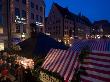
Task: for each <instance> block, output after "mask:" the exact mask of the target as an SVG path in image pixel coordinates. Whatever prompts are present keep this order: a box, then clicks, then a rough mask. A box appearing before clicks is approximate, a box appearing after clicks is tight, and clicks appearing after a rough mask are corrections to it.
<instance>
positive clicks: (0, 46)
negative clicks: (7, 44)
mask: <svg viewBox="0 0 110 82" xmlns="http://www.w3.org/2000/svg"><path fill="white" fill-rule="evenodd" d="M1 50H4V43H0V51H1Z"/></svg>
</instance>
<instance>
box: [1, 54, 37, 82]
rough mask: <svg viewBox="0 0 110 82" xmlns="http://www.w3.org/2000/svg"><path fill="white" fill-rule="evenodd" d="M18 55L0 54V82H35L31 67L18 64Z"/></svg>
mask: <svg viewBox="0 0 110 82" xmlns="http://www.w3.org/2000/svg"><path fill="white" fill-rule="evenodd" d="M17 57H18V55H16V54H14V55H12V54H9V53H7V52H0V82H35V78H34V76H33V75H32V72H31V69H30V67H27V68H24V67H23V66H22V64H19V63H18V62H16V58H17Z"/></svg>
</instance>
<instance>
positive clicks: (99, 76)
mask: <svg viewBox="0 0 110 82" xmlns="http://www.w3.org/2000/svg"><path fill="white" fill-rule="evenodd" d="M86 46H89V48H90V50H91V52H89V54H88V56H87V57H85V58H84V63H83V64H80V62H78V60H77V59H78V57H79V55H80V51H81V49H83V48H84V47H86ZM79 66H80V67H79ZM42 68H43V69H46V70H48V71H50V72H55V73H58V74H59V75H60V76H61V77H63V78H64V80H65V81H66V82H69V81H71V80H72V79H74V77H75V76H74V75H75V73H76V71H77V70H76V69H78V68H79V69H81V68H84V70H85V73H80V78H81V82H110V40H109V39H106V40H104V39H102V40H82V41H81V40H77V41H76V42H74V45H73V46H72V48H70V49H69V50H60V49H51V50H50V51H49V53H48V55H47V56H46V57H45V61H44V63H43V65H42Z"/></svg>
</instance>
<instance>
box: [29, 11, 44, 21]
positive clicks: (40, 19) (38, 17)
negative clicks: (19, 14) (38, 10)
mask: <svg viewBox="0 0 110 82" xmlns="http://www.w3.org/2000/svg"><path fill="white" fill-rule="evenodd" d="M31 19H33V20H34V19H35V20H36V21H39V22H43V17H42V16H39V15H36V16H35V15H34V14H33V13H31Z"/></svg>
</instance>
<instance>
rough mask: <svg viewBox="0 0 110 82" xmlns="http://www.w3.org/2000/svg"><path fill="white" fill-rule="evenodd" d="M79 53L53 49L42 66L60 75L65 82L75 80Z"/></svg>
mask: <svg viewBox="0 0 110 82" xmlns="http://www.w3.org/2000/svg"><path fill="white" fill-rule="evenodd" d="M78 56H79V53H78V52H73V51H70V50H68V51H66V50H60V49H51V50H50V52H49V54H48V55H47V56H46V59H45V61H44V63H43V65H42V68H43V69H46V70H49V71H51V72H56V73H58V74H59V75H60V76H61V77H63V78H64V79H65V80H71V79H72V78H73V75H74V72H75V68H76V67H77V66H78V62H77V58H78Z"/></svg>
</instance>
